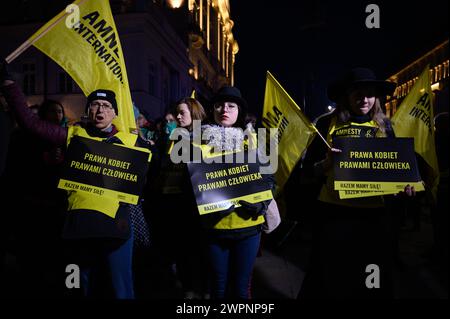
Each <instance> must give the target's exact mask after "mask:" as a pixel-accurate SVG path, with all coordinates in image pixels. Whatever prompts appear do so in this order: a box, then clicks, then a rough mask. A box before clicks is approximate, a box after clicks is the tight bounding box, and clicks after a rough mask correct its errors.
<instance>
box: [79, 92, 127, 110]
mask: <svg viewBox="0 0 450 319" xmlns="http://www.w3.org/2000/svg"><path fill="white" fill-rule="evenodd" d="M95 100H105V101H108V102H109V103H111V105H112V107H113V109H114V110H115V111H116V115H119V110H118V109H117V101H116V94H115V93H114V92H113V91H110V90H103V89H99V90H95V91H94V92H92V93H91V94H89V96H88V97H87V104H86V112H87V110H88V108H89V105H90V104H91V102H92V101H95Z"/></svg>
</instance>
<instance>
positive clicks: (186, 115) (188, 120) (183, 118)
mask: <svg viewBox="0 0 450 319" xmlns="http://www.w3.org/2000/svg"><path fill="white" fill-rule="evenodd" d="M177 124H178V126H179V127H189V126H190V125H191V124H192V117H191V111H189V107H188V106H187V104H186V103H181V104H179V105H178V106H177Z"/></svg>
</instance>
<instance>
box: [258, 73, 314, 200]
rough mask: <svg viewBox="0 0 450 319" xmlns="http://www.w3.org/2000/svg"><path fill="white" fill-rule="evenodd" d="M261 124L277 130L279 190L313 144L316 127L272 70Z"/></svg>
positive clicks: (267, 83)
mask: <svg viewBox="0 0 450 319" xmlns="http://www.w3.org/2000/svg"><path fill="white" fill-rule="evenodd" d="M262 124H263V125H264V127H265V128H277V129H278V134H277V136H276V143H277V144H278V170H277V172H276V173H275V179H276V184H277V189H276V193H278V192H279V191H280V190H281V189H282V188H283V186H284V184H285V183H286V181H287V180H288V178H289V175H290V174H291V172H292V170H293V169H294V167H295V165H296V164H297V162H298V161H299V159H300V158H301V156H302V154H303V152H304V151H305V150H306V148H307V147H308V146H309V144H310V143H311V141H312V139H313V137H314V136H315V132H316V130H315V128H314V126H313V125H312V123H311V122H310V121H309V119H308V118H307V117H306V116H305V115H304V114H303V112H302V111H301V110H300V107H299V106H298V105H297V104H296V103H295V102H294V100H293V99H292V98H291V97H290V96H289V94H288V93H287V92H286V91H285V90H284V89H283V87H282V86H281V85H280V83H278V81H277V80H276V79H275V78H274V77H273V75H272V74H270V72H267V79H266V91H265V96H264V109H263V115H262Z"/></svg>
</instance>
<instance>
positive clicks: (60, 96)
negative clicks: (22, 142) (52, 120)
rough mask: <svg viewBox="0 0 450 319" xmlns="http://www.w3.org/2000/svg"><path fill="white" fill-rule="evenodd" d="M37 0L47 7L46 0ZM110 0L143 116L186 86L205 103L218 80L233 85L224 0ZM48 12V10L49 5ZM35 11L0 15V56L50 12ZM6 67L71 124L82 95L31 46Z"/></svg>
mask: <svg viewBox="0 0 450 319" xmlns="http://www.w3.org/2000/svg"><path fill="white" fill-rule="evenodd" d="M22 2H23V3H22ZM25 2H26V1H21V2H20V3H21V4H22V5H25ZM40 2H41V5H44V4H46V5H47V7H46V8H49V7H50V6H49V4H48V3H47V2H48V1H45V0H41V1H40ZM70 2H71V1H70ZM70 2H67V3H70ZM110 4H111V8H112V10H113V14H114V19H115V23H116V26H117V29H118V32H119V36H120V41H121V44H122V48H123V53H124V57H125V63H126V67H127V73H128V79H129V85H130V89H131V95H132V98H133V101H134V103H135V105H136V106H137V107H138V108H139V109H140V110H141V111H142V112H143V113H144V114H145V115H146V116H147V117H149V118H150V119H157V118H160V117H162V116H163V115H164V114H165V113H166V112H168V110H169V109H170V107H171V106H172V105H173V103H174V102H175V101H177V100H179V99H180V98H182V97H185V96H190V95H191V93H192V91H193V90H195V91H196V94H197V96H198V97H199V98H202V99H203V100H204V101H205V102H206V101H207V99H208V98H210V97H211V95H212V92H213V91H215V90H217V89H218V88H220V87H221V86H222V85H224V84H233V81H234V80H233V77H234V59H235V55H236V53H237V52H238V45H237V42H236V41H235V40H234V38H233V34H232V32H231V29H232V27H233V22H232V21H231V19H230V7H229V2H228V1H222V0H189V1H188V0H186V1H183V0H174V1H168V0H167V1H164V0H159V1H158V0H110ZM18 7H20V5H18ZM44 8H45V6H44ZM50 8H51V7H50ZM51 9H53V10H51V11H52V12H51V14H52V15H54V12H53V11H55V10H54V8H51ZM41 10H42V9H41ZM11 12H14V11H11ZM36 15H37V16H36V17H33V13H32V12H29V13H28V14H27V15H26V16H17V17H16V18H14V19H11V20H8V19H7V17H5V16H2V17H0V18H1V19H2V20H4V21H0V22H1V25H0V35H1V37H2V43H3V44H2V47H1V48H0V54H1V55H2V56H3V57H6V56H7V55H8V54H10V53H11V52H13V51H14V50H15V49H16V48H17V47H19V46H20V45H21V44H22V43H23V42H24V41H25V40H26V39H27V38H28V37H30V36H31V35H32V34H33V33H35V32H36V31H37V30H38V29H39V27H40V26H41V25H42V24H43V23H45V22H46V21H47V20H49V19H50V18H51V17H52V15H50V16H46V15H45V13H43V12H39V11H38V10H37V11H36ZM13 16H14V15H13ZM42 16H44V17H45V19H43V18H42ZM20 18H22V20H20ZM17 19H19V20H17ZM10 68H11V71H12V72H13V73H15V74H16V76H17V78H18V81H19V82H20V84H21V85H22V87H23V90H24V92H25V94H26V95H27V98H28V104H29V105H33V104H40V103H41V102H42V101H43V100H44V99H55V100H58V101H60V102H61V103H62V104H63V105H64V107H65V109H66V115H67V117H68V118H69V120H70V121H71V122H74V121H78V120H79V119H80V117H81V116H82V115H83V113H84V106H85V101H86V99H85V97H84V95H83V93H82V91H81V90H80V88H79V87H78V86H77V85H76V83H75V82H74V81H73V80H72V79H71V78H70V76H69V75H68V74H67V73H66V72H65V71H64V70H63V69H62V68H60V67H59V66H58V65H57V64H56V63H54V62H53V61H52V60H51V59H49V58H48V57H47V56H45V55H44V54H42V53H41V52H40V51H38V50H37V49H35V48H34V47H31V48H29V49H28V50H26V51H25V52H24V53H23V54H22V55H20V56H19V57H18V58H17V59H16V60H15V61H13V62H12V63H11V66H10Z"/></svg>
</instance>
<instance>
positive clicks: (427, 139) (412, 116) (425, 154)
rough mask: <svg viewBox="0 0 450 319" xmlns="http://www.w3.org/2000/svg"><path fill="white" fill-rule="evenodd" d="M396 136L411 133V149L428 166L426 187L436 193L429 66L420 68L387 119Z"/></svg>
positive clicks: (435, 159)
mask: <svg viewBox="0 0 450 319" xmlns="http://www.w3.org/2000/svg"><path fill="white" fill-rule="evenodd" d="M391 121H392V126H393V128H394V132H395V135H396V136H397V137H413V138H414V151H415V152H416V153H417V154H419V155H420V156H421V157H422V158H423V159H424V160H425V162H426V163H427V164H428V165H429V166H430V168H431V171H430V172H429V174H430V176H428V178H427V181H426V182H428V183H427V184H428V188H429V189H430V190H431V191H432V194H433V196H435V195H436V191H437V185H438V183H439V167H438V161H437V156H436V148H435V140H434V111H433V92H432V90H431V82H430V71H429V66H427V67H426V68H425V70H423V72H422V74H421V75H420V77H419V79H418V80H417V81H416V83H415V84H414V86H413V88H412V89H411V91H410V92H409V94H408V95H407V96H406V97H405V99H404V100H403V102H402V103H401V104H400V106H399V108H398V111H397V112H396V113H395V114H394V116H393V117H392V119H391Z"/></svg>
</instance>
